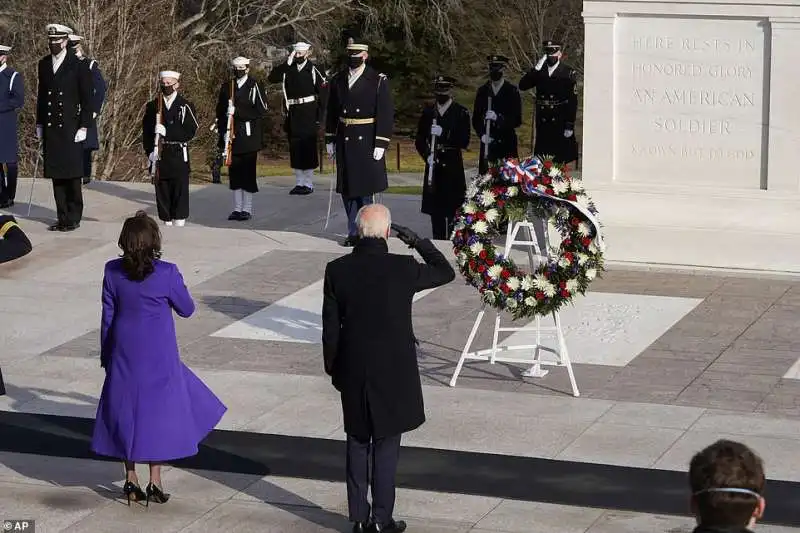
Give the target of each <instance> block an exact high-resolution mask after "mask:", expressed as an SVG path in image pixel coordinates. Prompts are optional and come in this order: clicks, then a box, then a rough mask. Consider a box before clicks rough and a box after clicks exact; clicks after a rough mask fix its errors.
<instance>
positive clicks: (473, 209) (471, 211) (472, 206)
mask: <svg viewBox="0 0 800 533" xmlns="http://www.w3.org/2000/svg"><path fill="white" fill-rule="evenodd" d="M477 210H478V206H476V205H475V204H474V203H472V202H468V203H467V205H465V206H464V212H465V213H466V214H468V215H474V214H475V212H476V211H477Z"/></svg>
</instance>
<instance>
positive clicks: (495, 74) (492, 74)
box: [489, 70, 503, 81]
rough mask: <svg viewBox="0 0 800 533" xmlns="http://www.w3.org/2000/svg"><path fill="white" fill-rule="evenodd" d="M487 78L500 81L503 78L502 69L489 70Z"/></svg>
mask: <svg viewBox="0 0 800 533" xmlns="http://www.w3.org/2000/svg"><path fill="white" fill-rule="evenodd" d="M489 78H490V79H491V80H492V81H500V80H501V79H502V78H503V71H502V70H492V71H489Z"/></svg>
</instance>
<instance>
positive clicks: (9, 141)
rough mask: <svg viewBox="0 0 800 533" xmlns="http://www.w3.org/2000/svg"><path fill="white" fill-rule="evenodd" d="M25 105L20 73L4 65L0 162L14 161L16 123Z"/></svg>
mask: <svg viewBox="0 0 800 533" xmlns="http://www.w3.org/2000/svg"><path fill="white" fill-rule="evenodd" d="M23 105H25V82H24V81H23V79H22V74H20V73H19V72H17V71H16V70H14V69H13V68H11V67H10V66H6V68H4V69H3V70H2V71H1V72H0V163H16V162H17V157H18V153H19V137H18V135H17V123H18V116H19V111H20V109H22V106H23Z"/></svg>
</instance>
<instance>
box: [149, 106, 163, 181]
mask: <svg viewBox="0 0 800 533" xmlns="http://www.w3.org/2000/svg"><path fill="white" fill-rule="evenodd" d="M156 99H157V103H156V125H158V124H161V121H162V118H163V116H164V95H163V94H161V91H156ZM163 140H164V139H162V138H161V135H159V134H158V133H156V140H155V143H154V144H153V153H154V154H155V156H156V157H155V161H153V164H152V165H150V176H152V178H153V180H154V181H158V162H159V161H160V160H161V145H162V142H163Z"/></svg>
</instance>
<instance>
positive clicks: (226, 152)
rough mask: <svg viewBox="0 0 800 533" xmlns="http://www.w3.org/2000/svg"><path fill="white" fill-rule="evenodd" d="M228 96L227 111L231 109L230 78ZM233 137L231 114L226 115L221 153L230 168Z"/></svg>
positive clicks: (231, 90) (231, 92) (231, 91)
mask: <svg viewBox="0 0 800 533" xmlns="http://www.w3.org/2000/svg"><path fill="white" fill-rule="evenodd" d="M228 94H229V95H230V96H229V98H228V109H230V108H231V107H233V96H234V95H233V78H231V83H230V92H229V93H228ZM234 137H235V135H234V134H233V114H232V113H229V114H228V128H227V129H226V130H225V148H224V149H223V152H222V158H223V159H224V160H225V166H226V167H229V166H231V159H232V157H233V138H234Z"/></svg>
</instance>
